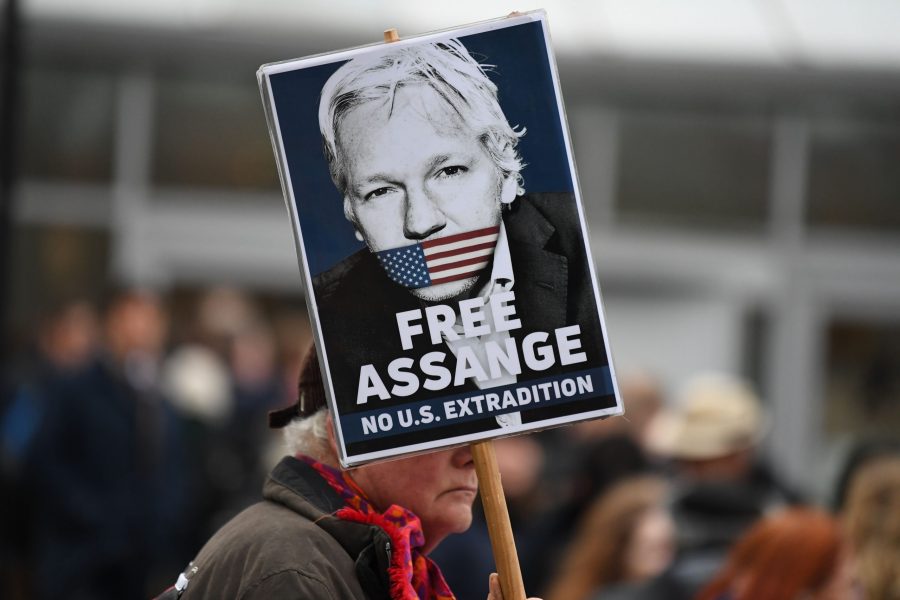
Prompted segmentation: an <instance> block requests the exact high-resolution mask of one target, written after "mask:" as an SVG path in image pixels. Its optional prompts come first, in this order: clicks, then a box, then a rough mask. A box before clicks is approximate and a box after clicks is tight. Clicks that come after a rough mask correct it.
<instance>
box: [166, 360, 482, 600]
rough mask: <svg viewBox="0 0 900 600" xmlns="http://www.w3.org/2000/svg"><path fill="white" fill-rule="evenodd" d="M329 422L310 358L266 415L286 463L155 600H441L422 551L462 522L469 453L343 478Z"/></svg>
mask: <svg viewBox="0 0 900 600" xmlns="http://www.w3.org/2000/svg"><path fill="white" fill-rule="evenodd" d="M331 418H332V417H331V414H330V412H329V411H328V409H327V407H326V406H325V391H324V388H323V387H322V380H321V374H320V372H319V364H318V359H317V356H316V353H315V350H314V349H311V350H310V352H309V353H308V355H307V358H306V360H305V363H304V365H303V369H302V372H301V376H300V398H299V400H298V402H297V404H296V405H295V406H293V407H291V408H290V409H289V410H281V411H276V412H273V413H272V414H271V415H270V422H271V424H272V425H273V426H276V427H280V426H283V427H285V438H286V440H287V442H288V445H289V448H290V453H291V456H287V457H285V458H284V459H283V460H282V461H281V462H280V463H279V464H278V465H277V466H276V467H275V468H274V469H273V470H272V472H271V474H270V476H269V479H268V480H267V482H266V484H265V486H264V489H263V498H264V499H263V500H262V501H261V502H259V503H257V504H255V505H253V506H251V507H250V508H248V509H246V510H245V511H243V512H242V513H241V514H239V515H238V516H237V517H235V518H234V519H232V520H231V521H230V522H229V523H227V524H226V525H225V526H224V527H222V529H221V530H219V532H218V533H216V534H215V535H214V536H213V537H212V539H210V540H209V542H208V543H207V544H206V545H205V546H204V547H203V549H201V550H200V552H199V553H198V554H197V556H196V558H195V559H194V561H193V562H192V564H191V566H190V568H189V569H187V570H186V571H185V573H184V574H183V576H182V577H181V578H179V583H178V584H177V585H176V586H175V587H173V588H172V589H170V590H168V591H167V592H166V594H164V595H163V597H164V598H175V597H179V595H180V596H181V597H182V598H184V599H185V600H192V599H196V598H243V599H247V600H252V599H253V598H388V597H389V598H395V599H396V598H403V599H414V598H451V597H452V592H451V591H450V589H449V587H448V586H447V584H446V581H445V580H444V578H443V576H442V575H441V572H440V569H439V568H438V566H437V565H436V564H435V563H434V562H432V561H431V560H430V559H429V558H428V553H429V552H431V550H433V549H434V548H435V547H436V546H437V545H438V544H439V543H440V542H441V541H442V540H443V539H444V538H445V537H446V536H447V535H449V534H451V533H458V532H462V531H465V529H466V528H467V527H468V526H469V525H470V523H471V520H472V502H473V501H474V499H475V495H476V493H477V486H478V481H477V477H476V475H475V466H474V462H473V459H472V455H471V452H470V450H469V448H468V447H460V448H455V449H450V450H443V451H439V452H434V453H431V454H424V455H417V456H413V457H408V458H403V459H399V460H395V461H391V462H382V463H376V464H370V465H364V466H360V467H356V468H354V469H352V470H343V469H341V468H340V467H339V464H338V460H337V447H336V441H335V438H334V433H333V428H332V423H331ZM185 582H186V585H185ZM485 584H487V582H485Z"/></svg>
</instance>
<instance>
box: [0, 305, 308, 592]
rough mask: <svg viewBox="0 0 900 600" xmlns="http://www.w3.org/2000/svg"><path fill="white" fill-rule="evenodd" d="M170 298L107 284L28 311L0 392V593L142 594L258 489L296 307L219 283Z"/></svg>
mask: <svg viewBox="0 0 900 600" xmlns="http://www.w3.org/2000/svg"><path fill="white" fill-rule="evenodd" d="M181 304H182V306H181V307H180V309H181V310H180V313H181V314H178V315H175V314H173V311H170V310H169V308H168V306H167V302H166V301H164V299H163V298H161V297H159V296H158V295H156V294H154V293H151V292H146V291H140V290H123V291H118V292H115V293H112V294H111V295H110V298H109V299H108V300H107V301H106V302H105V303H104V305H103V306H97V305H95V304H92V303H90V302H87V301H83V300H73V301H68V302H64V303H61V304H59V305H58V306H54V307H51V308H49V309H48V310H47V311H46V313H45V314H44V317H43V318H42V320H41V322H40V324H39V326H38V327H37V331H36V334H35V336H34V339H33V340H32V344H31V347H30V348H29V350H28V352H26V356H24V357H20V360H19V361H18V363H19V364H18V365H17V368H16V370H15V376H14V377H13V378H12V379H13V380H12V381H11V382H10V383H9V384H8V386H7V390H5V392H6V393H4V394H3V395H2V396H0V401H2V404H0V466H2V493H0V498H2V500H0V502H2V509H0V519H2V522H0V527H2V529H0V531H2V535H0V544H2V545H0V568H2V580H0V597H2V598H11V599H18V598H63V597H65V598H117V599H118V598H147V597H150V596H151V595H155V593H158V592H159V591H161V590H162V589H164V588H166V587H168V586H169V585H171V584H172V581H171V580H172V578H173V577H174V576H175V575H177V574H178V573H180V572H181V571H182V570H183V568H184V566H185V565H186V564H187V562H188V561H189V560H190V559H191V558H192V556H193V554H194V553H195V552H196V551H197V549H198V548H199V547H200V546H201V545H202V544H203V542H204V541H205V540H206V539H207V538H208V537H209V536H210V535H211V534H212V533H213V532H214V531H215V530H216V529H217V528H218V526H219V525H220V524H221V523H223V522H224V521H226V520H227V519H229V518H230V517H231V516H233V515H234V514H235V513H236V512H238V511H239V510H241V509H242V508H244V507H245V506H247V505H249V504H250V503H252V502H254V501H256V500H257V499H258V497H259V491H260V489H261V486H262V482H263V480H264V477H265V474H266V472H267V471H268V469H269V468H270V467H271V466H272V464H274V462H275V461H276V460H277V458H278V457H279V456H280V444H281V440H280V438H279V437H278V436H276V435H274V434H272V433H271V432H269V430H268V429H267V427H266V418H265V415H266V412H267V411H269V410H271V409H272V408H274V407H277V406H281V405H284V404H287V403H289V402H292V401H294V399H295V394H296V392H295V390H296V383H297V377H298V374H299V361H300V359H301V358H302V353H303V351H304V350H305V348H306V345H307V344H308V343H309V341H310V339H311V338H310V334H309V324H308V318H307V317H306V312H305V309H302V308H298V309H294V310H291V309H282V310H280V311H277V312H274V313H273V311H271V310H266V307H264V306H261V305H260V304H259V303H258V302H255V301H254V300H253V299H251V298H249V297H248V296H246V295H244V294H242V293H240V292H238V291H235V290H229V289H216V290H212V291H210V292H208V293H204V294H199V295H197V297H196V298H193V299H192V300H191V301H188V302H181ZM185 304H186V306H185Z"/></svg>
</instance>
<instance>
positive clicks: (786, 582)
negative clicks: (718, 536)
mask: <svg viewBox="0 0 900 600" xmlns="http://www.w3.org/2000/svg"><path fill="white" fill-rule="evenodd" d="M800 598H802V599H804V600H857V599H860V600H861V598H862V596H861V595H860V594H859V590H858V586H857V584H856V577H855V570H854V561H853V558H852V556H851V554H850V553H849V551H848V548H847V546H846V545H845V544H844V542H843V540H842V536H841V530H840V526H839V524H838V521H837V520H836V519H834V518H833V517H831V516H830V515H829V514H827V513H825V512H823V511H819V510H814V509H810V508H792V509H788V510H785V511H782V512H779V513H777V514H774V515H771V516H769V517H766V518H764V519H762V520H761V521H759V522H758V523H757V524H755V525H754V526H753V527H752V528H751V529H750V530H749V531H748V532H747V533H746V534H745V535H743V536H742V537H741V538H740V539H739V541H738V542H737V543H736V544H735V546H734V548H733V549H732V550H731V552H730V553H729V555H728V561H727V563H726V564H725V565H724V567H723V568H722V569H721V570H720V571H719V572H718V574H717V575H716V576H715V578H714V579H713V580H712V581H711V582H710V583H709V584H708V585H707V586H706V587H704V588H703V590H702V591H701V592H700V593H699V594H698V595H697V597H696V600H761V599H765V600H798V599H800Z"/></svg>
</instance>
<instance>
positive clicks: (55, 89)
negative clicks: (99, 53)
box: [19, 69, 115, 182]
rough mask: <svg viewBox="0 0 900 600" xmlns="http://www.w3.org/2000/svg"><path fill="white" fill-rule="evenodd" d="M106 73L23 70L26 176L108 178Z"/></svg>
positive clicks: (110, 90)
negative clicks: (24, 71)
mask: <svg viewBox="0 0 900 600" xmlns="http://www.w3.org/2000/svg"><path fill="white" fill-rule="evenodd" d="M113 104H114V87H113V80H112V77H111V76H109V75H106V74H103V73H96V72H85V71H78V70H67V71H62V70H59V71H56V70H46V69H35V70H31V71H26V73H25V77H24V93H23V95H22V104H21V106H22V113H23V116H24V125H23V129H22V130H21V131H20V132H19V135H20V139H21V141H22V146H21V148H22V153H23V154H22V170H23V174H24V176H25V177H27V178H36V179H61V180H72V181H84V182H97V181H109V179H110V178H111V174H112V152H113V149H112V146H113V118H114V112H115V111H114V110H113Z"/></svg>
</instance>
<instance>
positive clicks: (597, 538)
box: [546, 476, 675, 600]
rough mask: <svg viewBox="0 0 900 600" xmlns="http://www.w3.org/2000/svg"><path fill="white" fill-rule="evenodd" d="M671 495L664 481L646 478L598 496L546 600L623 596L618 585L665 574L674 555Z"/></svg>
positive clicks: (627, 482)
mask: <svg viewBox="0 0 900 600" xmlns="http://www.w3.org/2000/svg"><path fill="white" fill-rule="evenodd" d="M667 496H668V485H667V483H666V481H665V480H664V479H662V478H659V477H655V476H642V477H634V478H628V479H625V480H623V481H620V482H619V483H618V484H616V485H615V486H613V487H612V488H611V489H609V490H608V491H607V492H606V493H604V494H602V495H601V496H600V497H598V498H597V499H596V500H595V501H594V503H593V505H592V506H591V507H590V509H589V510H588V512H587V514H586V515H585V518H584V520H583V521H582V522H581V524H580V526H579V527H578V529H577V531H578V534H577V535H576V537H575V538H574V539H573V540H572V543H571V544H570V545H569V547H568V548H567V549H566V551H565V553H564V555H563V559H562V562H561V563H560V568H559V570H558V572H557V574H556V578H555V580H554V581H553V582H552V584H551V585H550V587H549V591H548V592H547V594H546V598H547V600H588V599H590V598H594V597H597V598H604V599H605V598H613V597H618V596H616V592H615V589H614V588H615V586H616V585H617V584H622V583H633V582H639V581H645V580H648V579H650V578H652V577H655V576H657V575H659V574H660V573H662V572H663V571H664V570H665V569H666V568H667V567H668V566H669V564H670V563H671V562H672V559H673V558H674V556H675V526H674V524H673V523H672V518H671V516H670V515H669V513H668V510H667V508H666V501H667Z"/></svg>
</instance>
